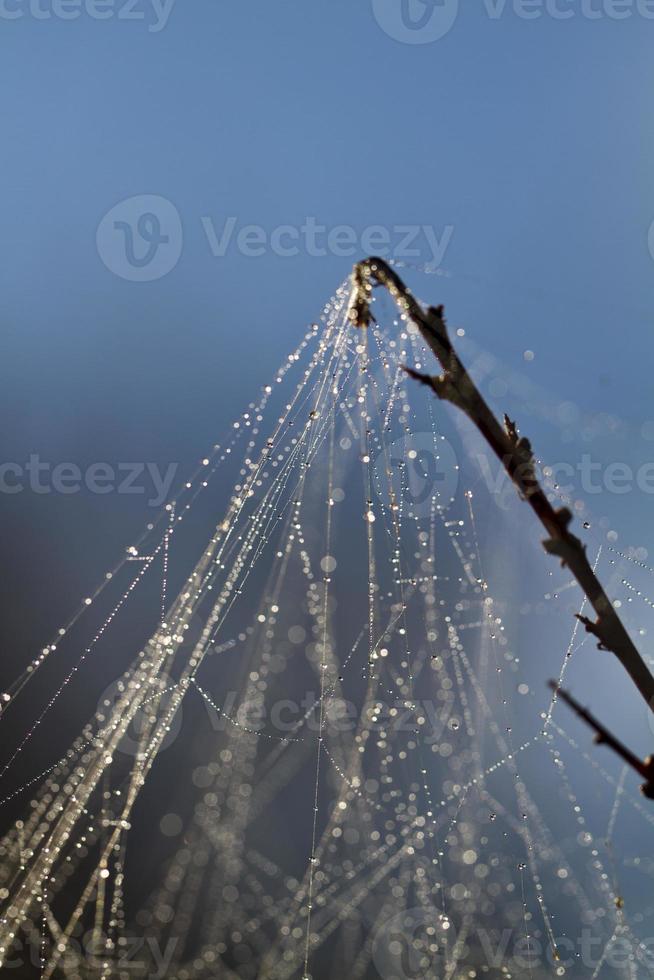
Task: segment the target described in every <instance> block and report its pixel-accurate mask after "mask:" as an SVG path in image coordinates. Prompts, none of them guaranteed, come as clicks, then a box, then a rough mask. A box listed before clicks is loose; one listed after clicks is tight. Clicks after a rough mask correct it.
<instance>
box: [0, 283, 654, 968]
mask: <svg viewBox="0 0 654 980" xmlns="http://www.w3.org/2000/svg"><path fill="white" fill-rule="evenodd" d="M348 301H349V285H348V284H343V285H342V286H341V287H340V288H339V289H338V290H337V292H336V293H335V295H334V296H333V297H332V299H331V300H330V301H329V303H328V304H327V305H326V307H325V309H324V310H323V313H322V316H321V319H320V323H319V324H314V325H313V326H312V327H311V328H310V329H309V330H308V331H307V333H306V334H305V336H304V337H303V338H302V340H301V342H300V344H299V345H298V347H297V348H296V349H295V350H294V351H292V352H291V353H290V354H289V356H288V358H287V359H286V360H285V361H284V363H283V364H282V366H281V367H280V369H279V370H278V371H277V372H276V374H275V376H274V378H273V380H272V381H271V384H270V385H268V386H266V387H265V389H264V390H263V391H262V392H261V394H260V397H259V398H258V400H257V401H255V402H252V403H251V404H250V405H249V406H248V408H247V410H246V411H245V412H243V413H242V414H241V415H240V416H239V417H238V418H237V419H236V420H235V422H234V423H233V426H232V427H231V428H230V430H229V432H228V435H227V436H226V438H225V439H223V440H222V441H221V442H220V443H217V444H216V445H215V446H214V447H213V448H212V450H211V452H209V453H208V455H207V456H206V457H205V458H204V459H203V460H202V461H201V462H200V464H199V466H198V469H197V471H196V473H194V474H193V475H192V476H191V477H190V478H189V480H188V481H187V482H186V483H185V484H184V485H183V486H182V487H181V488H180V490H179V492H178V494H177V495H176V497H175V500H174V501H173V502H171V503H170V504H168V505H167V506H166V508H165V509H164V510H163V511H162V513H161V514H160V515H159V517H158V518H157V520H155V521H153V522H152V523H151V524H149V525H148V527H147V528H146V529H145V530H144V532H143V535H142V537H141V538H140V539H139V540H138V541H136V542H135V544H134V545H131V546H130V547H129V548H128V549H127V550H126V552H125V554H124V555H123V557H122V559H121V560H120V561H119V562H118V563H117V564H116V565H115V566H114V567H113V568H111V569H110V570H109V571H108V572H107V573H106V574H105V576H104V578H103V579H102V580H101V582H100V585H99V586H98V587H97V588H96V589H94V590H91V591H90V593H89V595H88V596H87V597H86V598H85V599H84V600H83V601H82V602H81V604H80V607H79V609H78V610H77V612H76V613H75V614H74V615H73V616H72V617H71V619H70V620H69V621H68V622H67V623H66V624H65V625H64V626H62V627H61V628H60V629H59V630H58V631H57V634H56V635H55V636H54V637H53V638H52V639H51V641H50V642H49V643H48V644H47V645H46V646H45V647H44V648H43V649H42V650H41V651H40V652H39V654H38V655H37V656H36V657H34V658H33V659H32V661H31V662H30V663H29V664H28V666H27V668H26V670H25V671H24V673H23V674H22V675H21V676H20V677H18V678H17V679H16V680H15V681H14V683H13V684H12V685H11V686H9V687H8V688H7V690H6V693H5V694H4V695H2V699H3V700H2V707H3V715H2V716H0V724H2V721H3V719H4V713H5V712H6V713H7V715H8V714H9V712H10V711H13V710H15V709H14V703H18V702H21V703H22V708H23V711H24V713H25V716H26V717H33V721H31V722H30V724H29V725H28V726H27V728H26V732H25V735H24V738H23V739H22V740H20V741H19V742H18V743H17V744H16V745H15V746H13V748H11V750H10V751H7V752H6V762H5V764H4V768H3V769H2V772H1V777H2V778H1V783H2V784H3V785H4V786H6V787H7V790H6V792H4V793H2V792H0V796H1V797H2V799H1V800H0V803H1V804H2V806H3V807H5V808H7V807H8V806H13V807H15V806H16V805H20V806H21V808H22V811H23V816H22V818H20V819H18V820H16V821H14V822H13V823H12V824H11V826H10V827H9V829H8V830H7V832H6V834H5V836H4V837H3V838H2V839H1V840H0V856H1V857H2V865H1V867H0V958H1V959H2V960H3V962H4V965H5V969H9V968H10V967H11V966H15V965H17V964H20V967H21V969H22V971H23V972H22V973H21V974H20V975H25V976H32V975H33V976H41V977H43V978H46V980H48V978H50V977H59V976H66V977H68V978H80V980H82V978H87V977H94V978H101V980H113V978H121V980H122V978H124V977H130V978H131V977H134V978H145V977H163V976H168V977H174V978H177V980H202V978H210V977H220V978H222V977H225V978H230V977H245V978H255V977H256V978H271V980H272V978H275V980H283V978H296V977H304V978H306V977H310V978H314V980H319V978H323V977H324V978H329V977H335V978H336V977H342V976H347V977H349V978H352V980H357V978H358V980H364V978H373V977H379V976H381V977H382V978H384V980H407V978H416V977H448V978H459V977H461V978H462V977H466V978H474V977H478V976H483V975H491V976H506V977H508V976H524V975H529V976H531V977H534V978H538V977H544V976H553V975H554V976H563V975H567V976H573V977H576V976H579V977H582V976H583V977H599V976H601V977H613V976H615V977H629V978H633V977H638V976H649V975H651V973H652V972H653V969H652V968H653V965H654V964H653V962H652V955H651V951H650V948H649V947H648V944H647V941H646V939H647V935H648V926H649V922H650V920H651V917H652V911H653V909H654V906H653V905H652V903H651V897H648V888H649V880H650V879H651V876H652V874H653V873H654V864H653V863H652V861H651V859H650V858H649V857H648V856H647V855H646V854H645V855H640V854H638V853H634V850H633V844H632V843H631V842H632V841H633V840H635V839H636V835H637V833H638V832H642V828H640V824H641V823H642V822H645V824H647V825H649V824H651V823H652V822H653V820H654V814H652V813H651V812H650V809H648V806H647V804H645V803H644V802H641V800H640V798H639V797H638V795H637V793H635V792H634V789H633V787H632V786H631V779H630V778H629V777H628V775H627V773H626V772H625V771H624V770H622V769H621V768H620V767H616V766H615V763H614V760H612V759H610V758H606V757H604V756H601V755H600V754H598V752H596V751H594V750H592V749H589V748H588V746H587V744H586V743H585V740H584V735H585V733H584V732H581V733H579V734H578V735H577V734H576V732H575V730H574V728H573V724H572V722H571V721H570V719H568V718H565V717H563V716H562V715H561V713H560V711H559V708H558V705H556V704H555V703H554V702H551V701H550V700H549V699H548V698H547V696H546V695H544V694H542V693H541V691H544V681H545V679H546V678H547V676H549V675H550V674H552V673H554V674H556V676H559V677H560V678H561V677H563V675H564V674H565V672H566V671H567V670H568V669H573V665H574V663H575V662H576V661H577V660H578V659H579V658H584V657H592V656H594V655H595V654H594V652H593V651H592V649H591V644H590V643H589V642H587V638H586V635H585V634H583V632H582V631H581V630H580V629H579V627H578V625H576V626H573V625H572V622H573V621H572V619H571V618H570V617H569V615H568V613H569V611H570V609H576V610H578V611H579V610H581V609H583V605H582V603H581V597H579V595H578V592H577V590H576V588H575V587H574V586H573V583H572V582H571V581H570V580H569V578H568V577H566V574H565V572H563V571H561V570H559V571H557V570H552V569H549V568H547V569H546V568H544V567H543V566H544V565H545V564H546V562H545V560H544V559H543V557H542V555H541V554H540V552H539V550H538V548H539V546H538V541H537V537H536V536H535V535H534V529H533V527H532V526H531V524H530V521H529V515H528V514H525V513H524V510H526V509H521V505H520V503H519V502H518V501H516V500H515V499H514V494H513V490H512V488H510V487H509V488H508V494H507V492H506V489H507V488H506V487H503V488H501V489H498V488H497V487H496V488H495V489H494V490H493V491H492V492H490V491H489V487H488V485H484V482H483V481H480V477H479V468H478V466H476V464H474V460H475V457H476V458H477V460H478V459H479V454H480V452H481V448H480V447H479V445H478V444H477V443H476V442H475V437H474V434H471V433H470V431H469V427H468V426H467V425H466V422H465V420H463V422H462V421H461V420H456V419H453V418H451V417H450V416H447V415H446V414H445V413H444V411H443V410H442V408H441V406H439V405H438V403H436V402H435V401H434V400H433V399H432V397H431V395H430V394H429V393H428V392H426V391H425V390H424V389H422V388H421V387H420V386H418V385H415V384H413V383H412V382H409V381H408V380H407V378H406V375H405V374H404V372H403V371H402V365H403V364H404V363H411V364H414V365H416V366H417V368H418V369H420V367H421V366H423V367H424V366H425V363H427V364H428V362H427V360H426V358H427V355H426V352H425V350H424V349H423V347H422V344H421V341H420V337H419V335H418V333H417V331H416V330H415V328H414V327H413V325H412V324H409V323H407V322H406V321H405V320H404V319H403V318H402V317H399V318H398V317H397V315H396V314H395V313H394V311H393V310H392V309H391V307H390V306H389V305H387V303H386V301H385V300H382V299H379V300H377V302H376V303H375V305H374V307H373V308H374V310H375V313H376V318H377V322H376V323H375V324H374V325H373V326H372V327H371V328H370V329H368V330H366V331H356V330H354V329H353V328H352V326H351V324H350V323H349V320H348V317H347V309H348ZM459 333H460V335H462V334H463V331H459ZM469 353H470V354H471V356H472V357H473V373H474V374H475V375H476V376H477V377H483V376H484V375H488V376H491V375H493V371H494V363H493V360H492V358H489V356H488V355H487V354H485V353H484V352H482V351H480V350H479V349H475V348H474V346H473V345H471V346H470V348H469ZM532 394H533V393H532ZM530 397H531V395H530ZM532 407H533V406H532ZM226 486H230V487H231V490H229V492H227V493H225V492H224V489H221V488H224V487H226ZM549 490H550V492H551V493H552V494H553V495H557V494H558V495H559V496H561V494H560V492H559V491H558V488H557V487H556V485H555V484H554V483H553V482H552V481H551V480H550V483H549ZM210 493H211V494H213V496H212V497H211V498H210V510H212V511H214V512H215V511H216V508H217V507H218V508H219V512H220V513H221V515H222V516H221V518H220V521H219V522H218V524H217V525H216V526H215V527H214V529H213V531H212V533H211V535H210V537H209V538H208V540H207V541H206V543H205V544H204V547H203V549H202V552H201V554H200V557H199V560H198V561H197V563H196V564H195V566H194V567H193V568H192V570H191V571H190V574H188V576H187V577H186V579H185V580H184V582H183V584H182V586H181V588H180V589H179V592H178V594H177V596H176V598H175V599H174V600H172V601H170V598H169V596H170V594H171V582H173V581H177V579H176V577H175V574H176V573H174V570H175V569H176V568H177V565H178V564H183V549H182V548H181V544H180V539H181V538H182V537H183V535H184V534H185V532H187V531H189V530H190V529H192V528H193V527H194V526H195V524H196V523H197V521H198V520H199V519H200V518H199V516H196V515H198V514H199V511H200V510H201V502H202V500H203V499H207V497H208V494H210ZM215 498H217V499H218V501H219V503H218V504H215V503H214V499H215ZM498 501H499V503H500V504H501V506H498ZM573 503H574V502H573ZM577 510H579V507H577ZM584 516H585V515H584ZM586 526H587V527H590V522H586ZM507 541H508V542H510V543H509V544H507ZM524 542H526V543H524ZM642 558H643V552H642V551H640V552H636V551H634V550H632V551H629V552H627V551H625V552H618V551H617V549H615V548H611V547H609V548H607V547H606V545H605V544H604V543H602V546H601V547H600V546H598V548H597V564H598V565H599V566H601V568H600V570H605V571H607V572H608V573H609V574H610V576H611V578H610V583H609V584H610V586H611V588H612V591H613V592H614V593H616V592H620V594H622V595H624V596H625V602H628V603H633V600H634V599H636V600H638V602H640V604H641V605H640V607H639V608H638V610H637V613H636V618H635V622H636V623H641V622H642V619H643V616H644V615H646V614H647V612H648V610H647V607H649V609H650V610H651V602H650V600H649V599H648V597H647V590H646V587H643V586H642V584H640V579H641V578H642V577H646V576H647V575H649V574H650V573H651V571H652V569H650V568H649V566H647V565H646V563H645V562H644V560H642ZM524 568H528V569H529V573H528V575H526V576H525V575H524V574H522V572H521V569H524ZM625 569H626V571H625ZM532 570H533V571H532ZM150 580H154V581H155V582H158V585H157V589H158V593H159V594H158V600H157V606H158V613H157V615H155V616H152V625H151V629H150V638H149V640H148V641H147V642H146V643H145V644H144V645H143V647H142V649H141V650H140V651H138V652H137V654H136V656H135V657H134V659H133V660H132V661H131V663H128V664H127V665H126V666H125V669H124V670H122V671H121V673H120V675H119V676H118V677H117V678H116V679H115V681H114V683H113V684H112V685H111V687H110V688H108V689H107V690H106V691H104V692H101V691H99V692H97V696H98V706H97V710H96V711H95V714H94V716H93V717H92V718H91V719H90V720H89V721H88V722H86V723H83V722H82V721H80V733H79V736H78V737H77V738H76V739H75V741H74V742H73V743H72V745H71V746H70V748H69V749H68V751H67V752H66V753H65V755H64V756H63V757H62V758H61V759H59V760H58V761H53V762H52V763H51V764H50V765H48V767H47V768H46V769H45V770H44V771H42V772H40V773H35V774H34V775H32V776H31V777H30V778H28V779H26V780H25V781H24V782H22V783H21V785H19V786H17V787H14V788H11V784H10V782H9V780H10V779H11V776H12V774H13V773H14V771H15V770H16V769H17V767H18V764H19V763H20V761H21V760H22V758H23V753H24V749H25V747H26V746H27V745H28V744H31V743H32V742H33V741H34V740H37V739H46V738H47V733H48V729H49V726H56V724H57V712H58V710H59V709H60V705H61V703H62V699H64V698H65V697H66V695H67V692H68V691H69V689H70V688H71V686H73V685H74V684H75V683H77V682H78V677H85V678H86V683H87V684H92V676H93V675H92V672H91V670H90V668H89V664H90V663H91V662H92V660H93V658H94V657H96V658H97V657H102V658H107V657H108V656H110V655H112V654H114V653H116V651H118V652H120V644H118V645H117V646H116V647H113V646H112V631H113V630H114V628H115V624H116V621H118V620H119V619H120V616H121V615H122V614H123V610H124V608H125V606H126V605H127V604H128V603H130V604H132V603H137V602H138V601H139V595H140V590H141V589H143V585H142V583H144V582H145V581H150ZM112 590H113V591H112ZM630 608H631V607H630ZM99 609H100V610H102V609H104V612H103V613H102V614H101V615H100V617H99V619H97V620H96V624H95V625H94V626H93V627H92V629H91V630H90V632H89V634H88V637H87V639H86V640H85V641H80V640H79V637H78V632H77V631H78V630H79V629H80V623H81V622H83V621H85V620H86V619H88V617H90V616H92V615H93V614H94V613H95V611H96V610H99ZM143 616H144V617H145V618H146V619H147V617H148V616H151V609H150V607H149V606H148V604H147V603H146V602H144V612H143ZM582 647H586V649H581V648H582ZM66 650H68V651H69V653H68V655H69V656H70V651H71V650H72V651H74V654H73V664H72V666H71V667H69V668H68V669H65V668H63V667H62V670H61V674H60V676H61V680H60V682H59V683H58V684H57V686H56V688H55V690H54V692H53V694H52V696H51V698H49V700H48V701H47V703H46V704H45V705H44V706H42V707H40V708H38V707H37V706H35V707H36V714H35V715H34V713H33V710H32V709H31V708H30V702H29V691H30V690H31V688H30V682H31V680H32V679H33V678H34V677H35V676H36V675H37V674H38V673H39V671H41V670H42V668H43V667H44V665H46V664H51V663H52V661H53V660H56V659H57V658H60V657H62V656H63V654H62V651H66ZM108 651H111V652H112V653H109V652H108ZM516 651H518V652H516ZM571 665H572V666H571ZM539 685H541V686H539ZM569 726H570V727H569ZM28 792H29V793H31V792H34V793H35V795H34V798H33V799H32V801H31V802H29V803H27V804H26V803H25V800H24V798H25V797H26V796H28ZM646 830H647V831H648V832H649V830H650V828H649V826H647V827H646ZM149 855H150V856H149ZM643 882H644V883H645V884H643ZM16 975H18V974H16Z"/></svg>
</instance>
